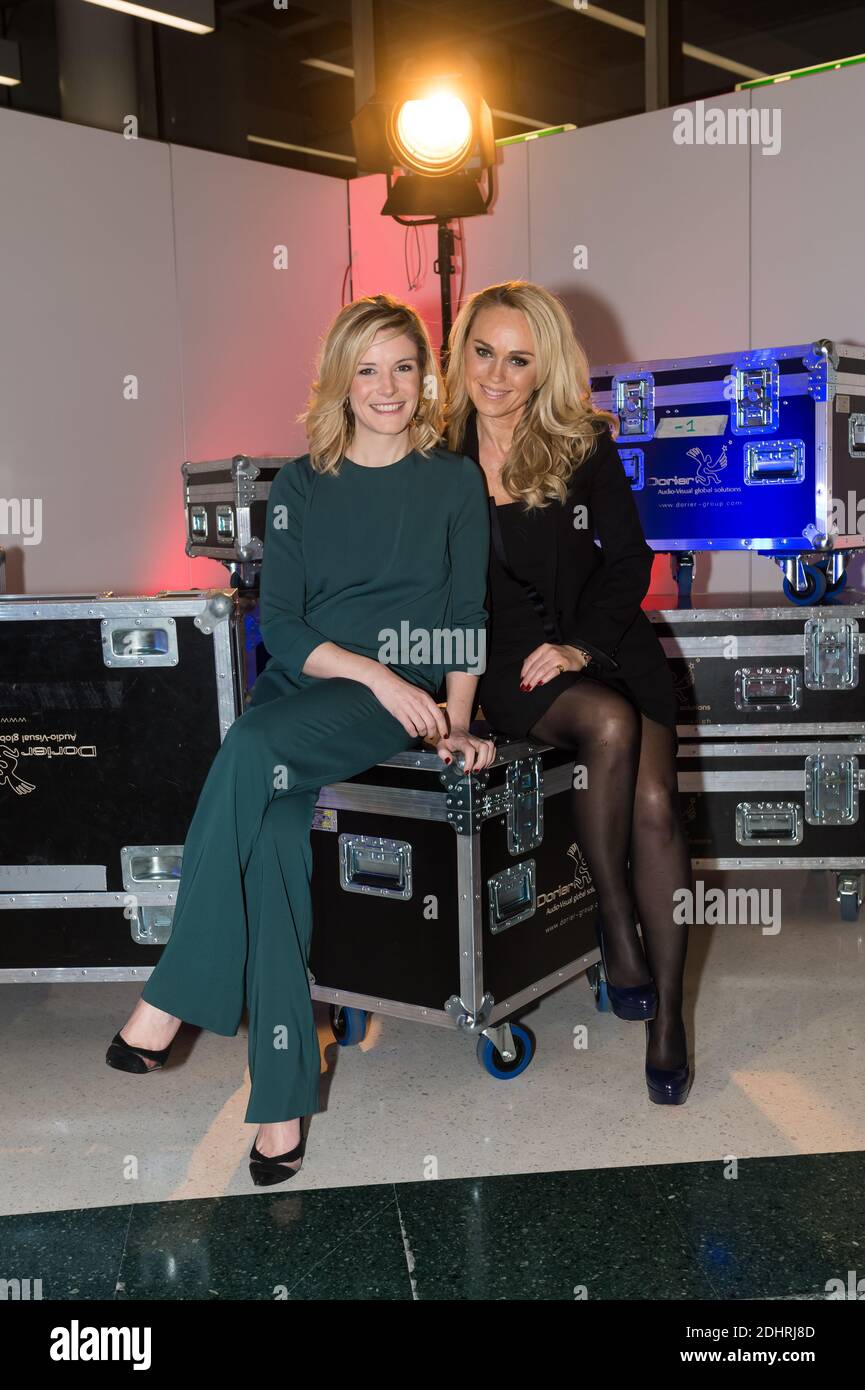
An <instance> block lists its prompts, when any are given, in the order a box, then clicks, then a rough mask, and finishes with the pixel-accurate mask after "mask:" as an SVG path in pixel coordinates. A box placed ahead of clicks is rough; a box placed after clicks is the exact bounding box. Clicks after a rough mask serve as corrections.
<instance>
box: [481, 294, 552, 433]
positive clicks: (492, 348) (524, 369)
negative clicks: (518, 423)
mask: <svg viewBox="0 0 865 1390" xmlns="http://www.w3.org/2000/svg"><path fill="white" fill-rule="evenodd" d="M464 371H465V382H466V390H467V391H468V393H469V396H470V397H471V400H472V404H473V405H474V406H475V408H476V410H477V412H478V414H479V415H489V416H493V417H495V418H503V417H507V416H514V417H516V418H519V415H520V414H522V410H523V407H524V406H525V404H526V402H527V400H528V399H529V397H530V396H531V394H532V392H533V391H534V389H535V387H536V386H537V384H538V373H537V365H536V354H535V345H534V342H533V341H532V334H531V330H530V328H529V324H528V320H527V319H526V316H525V314H523V313H521V312H520V310H519V309H509V308H507V307H506V306H505V305H503V304H496V305H491V306H490V307H489V308H486V309H481V310H480V311H479V312H478V313H477V314H476V315H475V318H474V322H473V323H472V325H471V328H470V329H469V333H468V338H467V340H466V353H465V363H464Z"/></svg>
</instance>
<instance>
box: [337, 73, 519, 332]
mask: <svg viewBox="0 0 865 1390" xmlns="http://www.w3.org/2000/svg"><path fill="white" fill-rule="evenodd" d="M352 135H353V137H354V146H355V153H356V154H357V161H358V168H359V169H360V170H362V171H363V172H366V173H382V174H384V175H385V177H386V179H387V194H388V196H387V200H386V202H385V204H384V207H383V208H382V214H383V215H384V216H386V217H393V218H394V219H395V220H396V221H397V222H400V223H402V224H403V226H408V227H411V226H421V225H424V224H426V223H432V222H434V223H436V224H437V225H438V229H439V241H438V251H439V254H438V260H437V262H436V272H437V274H438V275H439V276H440V277H441V286H442V330H443V334H444V339H445V341H447V335H448V333H449V331H450V325H451V297H450V281H451V275H452V274H453V260H452V258H453V251H454V237H453V232H452V231H451V229H450V227H449V226H448V223H449V222H450V221H451V220H452V219H455V218H460V217H476V216H478V215H479V214H483V213H485V212H486V211H487V209H488V208H489V206H490V202H491V201H492V196H493V167H494V165H495V142H494V139H493V122H492V115H491V113H490V109H489V107H488V106H487V104H486V102H485V101H484V99H483V97H482V96H481V95H480V93H479V91H478V89H477V85H476V82H475V80H474V77H473V76H472V75H469V71H468V65H467V64H463V65H462V70H461V71H459V72H456V71H450V72H447V71H444V72H443V71H437V72H429V71H426V72H419V71H418V70H417V67H416V65H415V66H411V67H408V68H406V69H404V70H403V73H402V75H401V76H400V78H399V79H398V80H397V81H396V82H395V83H393V84H391V85H390V86H388V87H386V88H384V89H383V90H382V91H381V92H377V93H376V94H375V96H374V97H373V98H372V100H371V101H369V102H367V104H366V106H363V107H361V109H360V111H359V112H358V113H357V115H356V116H355V118H354V120H353V121H352ZM395 175H396V177H395ZM484 180H485V181H486V188H485V189H484V188H483V186H482V185H483V182H484Z"/></svg>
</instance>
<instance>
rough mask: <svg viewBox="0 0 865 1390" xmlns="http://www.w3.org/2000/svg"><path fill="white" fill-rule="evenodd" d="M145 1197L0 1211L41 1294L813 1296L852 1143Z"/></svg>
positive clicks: (852, 1251) (857, 1160) (862, 1237)
mask: <svg viewBox="0 0 865 1390" xmlns="http://www.w3.org/2000/svg"><path fill="white" fill-rule="evenodd" d="M724 1173H725V1170H724V1167H723V1165H722V1164H720V1163H712V1164H709V1163H689V1164H670V1165H664V1166H661V1167H639V1168H603V1169H597V1170H590V1171H581V1172H562V1173H535V1174H528V1175H518V1176H514V1177H496V1178H479V1179H468V1178H461V1179H454V1180H451V1181H430V1182H417V1183H400V1184H397V1185H391V1184H388V1185H383V1186H380V1187H356V1188H336V1189H331V1190H323V1191H312V1192H302V1193H297V1194H296V1195H293V1194H292V1193H291V1191H290V1188H286V1189H285V1190H284V1191H282V1192H278V1191H274V1192H273V1193H260V1194H259V1193H256V1194H251V1195H250V1196H249V1197H230V1198H216V1199H212V1200H201V1201H178V1202H165V1203H152V1204H148V1203H143V1204H136V1205H135V1206H130V1207H116V1206H115V1207H100V1208H94V1209H90V1210H85V1211H60V1212H48V1213H39V1214H37V1215H33V1216H10V1217H5V1218H3V1219H2V1220H0V1252H2V1269H0V1276H2V1277H5V1278H7V1279H9V1278H16V1277H17V1278H21V1279H25V1278H29V1279H31V1280H33V1279H41V1280H42V1296H43V1298H44V1299H82V1298H83V1299H110V1298H117V1299H133V1298H134V1299H169V1300H182V1299H230V1300H234V1299H242V1300H247V1299H248V1300H264V1299H267V1300H270V1299H278V1298H283V1299H288V1300H292V1301H296V1300H307V1299H309V1300H320V1299H365V1300H368V1299H376V1300H378V1299H382V1300H394V1299H409V1300H410V1299H412V1298H418V1299H421V1300H423V1299H429V1300H434V1299H439V1300H441V1299H463V1300H490V1299H492V1300H520V1301H522V1300H568V1301H570V1300H573V1299H574V1298H575V1297H578V1296H580V1291H581V1290H583V1289H584V1290H585V1296H587V1297H588V1298H589V1299H592V1300H594V1299H609V1298H613V1299H657V1298H662V1299H703V1300H713V1299H726V1298H733V1299H751V1298H778V1299H789V1298H810V1299H814V1298H824V1297H825V1291H826V1282H827V1280H829V1279H842V1280H844V1281H846V1280H847V1277H848V1271H851V1270H855V1271H857V1274H858V1275H859V1277H862V1276H865V1154H862V1153H840V1154H819V1155H816V1156H803V1157H797V1158H763V1159H752V1160H746V1161H744V1162H741V1163H740V1164H739V1166H738V1176H737V1177H735V1178H733V1177H725V1176H724Z"/></svg>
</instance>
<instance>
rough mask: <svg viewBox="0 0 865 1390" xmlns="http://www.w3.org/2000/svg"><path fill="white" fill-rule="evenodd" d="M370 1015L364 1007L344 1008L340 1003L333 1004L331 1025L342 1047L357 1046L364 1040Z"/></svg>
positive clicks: (331, 1007)
mask: <svg viewBox="0 0 865 1390" xmlns="http://www.w3.org/2000/svg"><path fill="white" fill-rule="evenodd" d="M368 1017H369V1015H368V1014H367V1013H366V1012H365V1010H364V1009H347V1008H346V1009H344V1008H342V1007H341V1006H340V1005H339V1004H331V1006H330V1026H331V1028H332V1029H333V1036H334V1037H335V1038H336V1040H337V1042H338V1043H339V1045H340V1047H355V1046H356V1045H357V1044H358V1043H362V1042H363V1040H364V1038H365V1037H366V1021H367V1018H368Z"/></svg>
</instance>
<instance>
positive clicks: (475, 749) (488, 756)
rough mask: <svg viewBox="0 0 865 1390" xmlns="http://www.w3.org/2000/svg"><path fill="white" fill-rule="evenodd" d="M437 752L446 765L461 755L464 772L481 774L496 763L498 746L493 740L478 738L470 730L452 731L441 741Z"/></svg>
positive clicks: (437, 746) (437, 745)
mask: <svg viewBox="0 0 865 1390" xmlns="http://www.w3.org/2000/svg"><path fill="white" fill-rule="evenodd" d="M436 752H437V753H438V755H439V757H440V758H441V759H442V761H443V762H446V763H449V762H452V761H453V760H454V759H455V758H456V756H457V754H458V753H461V754H462V770H463V772H480V770H481V768H484V767H489V765H490V763H491V762H494V761H495V756H496V745H495V743H494V742H493V740H492V739H491V738H477V737H476V736H475V735H474V734H470V733H469V731H468V729H451V731H450V733H449V734H448V735H447V736H446V737H445V738H442V739H439V741H438V743H437V744H436Z"/></svg>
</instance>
